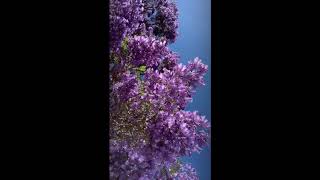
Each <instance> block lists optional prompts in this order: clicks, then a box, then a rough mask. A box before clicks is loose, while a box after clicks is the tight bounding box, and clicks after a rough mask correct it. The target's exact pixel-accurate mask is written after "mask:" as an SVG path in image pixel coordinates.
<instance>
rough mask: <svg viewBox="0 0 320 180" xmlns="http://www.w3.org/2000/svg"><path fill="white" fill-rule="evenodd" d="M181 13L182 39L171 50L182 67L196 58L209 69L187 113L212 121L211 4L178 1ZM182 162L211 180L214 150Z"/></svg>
mask: <svg viewBox="0 0 320 180" xmlns="http://www.w3.org/2000/svg"><path fill="white" fill-rule="evenodd" d="M176 2H177V5H178V10H179V29H178V32H179V36H178V38H177V41H176V42H175V43H173V44H171V45H170V48H171V49H172V50H173V51H175V52H178V53H179V55H180V57H181V60H180V62H181V63H183V64H187V62H188V61H189V60H193V59H194V58H195V57H199V58H200V59H202V62H203V63H204V64H207V65H208V66H209V70H208V72H207V74H206V75H205V83H206V85H205V86H202V87H199V88H197V89H196V91H197V92H196V94H195V95H194V96H193V102H192V103H190V104H189V105H188V107H187V108H186V110H189V111H195V110H196V111H198V112H199V113H200V114H201V115H204V116H206V118H207V119H208V120H209V121H211V80H210V78H211V0H186V1H181V0H177V1H176ZM182 160H183V161H187V162H190V163H191V164H192V166H193V167H194V168H195V169H196V170H197V173H198V176H199V177H200V180H209V179H211V148H210V147H206V148H204V149H203V151H201V153H200V154H198V153H194V154H193V155H192V157H186V158H183V159H182Z"/></svg>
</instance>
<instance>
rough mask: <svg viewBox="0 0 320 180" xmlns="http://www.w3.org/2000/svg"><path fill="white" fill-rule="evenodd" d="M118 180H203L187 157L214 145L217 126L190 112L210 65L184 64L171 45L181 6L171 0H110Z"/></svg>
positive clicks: (113, 157)
mask: <svg viewBox="0 0 320 180" xmlns="http://www.w3.org/2000/svg"><path fill="white" fill-rule="evenodd" d="M110 11H111V14H110V23H111V24H110V27H111V29H110V32H109V36H110V37H111V39H110V43H111V49H110V59H111V61H110V63H109V65H110V76H109V78H110V81H109V82H110V83H109V85H110V89H109V91H110V92H109V93H110V107H109V108H110V109H109V110H110V114H109V116H110V123H109V124H110V154H109V159H110V169H109V171H110V178H111V179H120V180H122V179H140V180H143V179H198V178H197V175H196V172H195V170H194V169H193V168H191V166H190V165H184V164H181V163H179V162H178V159H179V158H180V157H182V156H186V155H191V153H192V152H200V150H201V148H202V147H204V146H206V145H207V144H208V142H209V132H208V131H209V129H210V124H209V122H208V121H207V120H206V118H205V117H204V116H200V115H199V114H198V112H189V111H185V110H184V109H185V107H186V105H187V104H188V103H189V102H191V101H192V98H191V97H192V95H193V93H194V92H195V88H196V87H197V86H199V85H204V79H203V76H204V74H205V73H206V71H207V69H208V67H207V66H206V65H204V64H203V63H202V62H201V60H200V59H199V58H195V59H194V60H193V61H189V63H188V64H187V65H182V64H179V56H178V54H176V53H174V52H172V51H171V50H170V49H169V48H168V42H172V41H174V40H175V38H176V35H177V33H176V29H177V26H178V25H177V8H176V5H175V4H174V3H173V2H171V1H169V0H148V1H147V0H112V1H111V2H110Z"/></svg>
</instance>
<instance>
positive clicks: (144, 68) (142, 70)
mask: <svg viewBox="0 0 320 180" xmlns="http://www.w3.org/2000/svg"><path fill="white" fill-rule="evenodd" d="M146 68H147V66H140V67H139V69H138V70H139V71H140V72H145V71H146Z"/></svg>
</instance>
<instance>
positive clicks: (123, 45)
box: [121, 37, 129, 51]
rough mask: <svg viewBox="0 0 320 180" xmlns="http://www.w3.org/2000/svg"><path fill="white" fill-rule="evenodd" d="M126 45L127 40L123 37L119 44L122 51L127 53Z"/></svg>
mask: <svg viewBox="0 0 320 180" xmlns="http://www.w3.org/2000/svg"><path fill="white" fill-rule="evenodd" d="M128 43H129V38H128V37H125V38H124V39H123V41H122V43H121V48H122V50H123V51H127V50H128Z"/></svg>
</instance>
